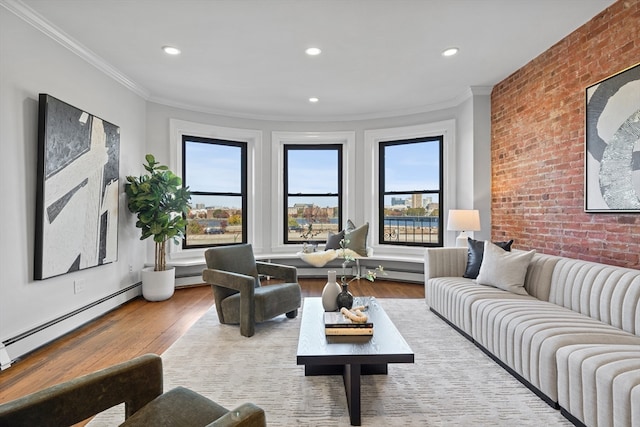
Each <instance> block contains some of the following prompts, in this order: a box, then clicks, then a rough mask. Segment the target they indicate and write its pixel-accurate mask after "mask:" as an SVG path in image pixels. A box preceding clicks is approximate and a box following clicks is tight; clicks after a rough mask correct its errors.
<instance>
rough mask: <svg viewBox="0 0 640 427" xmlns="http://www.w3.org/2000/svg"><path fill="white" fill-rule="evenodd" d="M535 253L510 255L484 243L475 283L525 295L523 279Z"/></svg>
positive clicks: (488, 243) (490, 244)
mask: <svg viewBox="0 0 640 427" xmlns="http://www.w3.org/2000/svg"><path fill="white" fill-rule="evenodd" d="M534 254H535V251H529V252H518V253H510V252H507V251H505V250H504V249H501V248H500V247H499V246H497V245H495V244H494V243H491V242H489V241H486V242H484V255H483V259H482V265H481V266H480V272H479V273H478V278H477V281H478V283H479V284H481V285H489V286H494V287H496V288H499V289H503V290H505V291H509V292H512V293H514V294H519V295H527V291H526V290H525V289H524V278H525V276H526V274H527V267H529V263H530V262H531V259H532V258H533V255H534Z"/></svg>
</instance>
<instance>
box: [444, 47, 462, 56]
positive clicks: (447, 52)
mask: <svg viewBox="0 0 640 427" xmlns="http://www.w3.org/2000/svg"><path fill="white" fill-rule="evenodd" d="M458 50H459V49H458V48H457V47H450V48H449V49H445V50H443V51H442V56H453V55H455V54H456V53H458Z"/></svg>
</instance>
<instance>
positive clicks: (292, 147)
mask: <svg viewBox="0 0 640 427" xmlns="http://www.w3.org/2000/svg"><path fill="white" fill-rule="evenodd" d="M282 148H283V151H282V155H283V166H284V167H283V179H282V185H283V187H282V191H283V195H284V197H283V206H282V209H283V213H284V215H283V216H282V221H283V224H282V225H283V233H282V239H283V240H282V241H283V243H284V244H285V245H292V244H297V245H299V244H301V243H302V242H301V241H298V240H289V215H288V210H289V203H288V202H289V198H290V197H336V198H337V199H338V229H340V228H341V227H342V226H341V224H342V219H343V203H342V200H343V182H344V177H343V164H344V158H343V148H344V147H343V144H340V143H326V144H299V143H295V142H288V143H285V144H283V147H282ZM312 150H314V151H317V150H325V151H334V150H335V151H336V152H337V155H338V159H337V168H338V183H337V189H338V192H337V193H294V194H291V193H289V162H288V157H289V152H290V151H312ZM312 240H313V241H314V242H316V243H325V242H326V240H327V239H326V236H323V238H319V239H312Z"/></svg>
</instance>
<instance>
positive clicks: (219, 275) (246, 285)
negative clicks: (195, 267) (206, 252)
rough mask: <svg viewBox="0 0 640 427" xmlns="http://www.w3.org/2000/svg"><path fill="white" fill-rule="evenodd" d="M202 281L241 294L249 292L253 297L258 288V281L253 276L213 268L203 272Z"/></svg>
mask: <svg viewBox="0 0 640 427" xmlns="http://www.w3.org/2000/svg"><path fill="white" fill-rule="evenodd" d="M202 279H203V280H204V281H205V283H208V284H210V285H215V286H222V287H223V288H228V289H233V290H236V291H238V292H240V293H244V292H247V293H248V294H251V295H253V292H254V289H255V286H256V279H255V278H253V277H252V276H247V275H246V274H239V273H232V272H230V271H224V270H216V269H213V268H205V269H204V270H203V271H202Z"/></svg>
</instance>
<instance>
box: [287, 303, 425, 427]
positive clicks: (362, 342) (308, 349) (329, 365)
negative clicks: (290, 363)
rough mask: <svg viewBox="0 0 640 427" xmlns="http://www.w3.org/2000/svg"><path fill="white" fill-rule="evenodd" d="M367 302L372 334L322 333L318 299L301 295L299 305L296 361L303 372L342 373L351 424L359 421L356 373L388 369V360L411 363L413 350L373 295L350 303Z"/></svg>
mask: <svg viewBox="0 0 640 427" xmlns="http://www.w3.org/2000/svg"><path fill="white" fill-rule="evenodd" d="M358 305H368V306H369V309H368V311H367V315H368V316H369V319H371V321H372V322H373V336H369V337H366V336H365V337H358V336H329V337H328V336H326V335H325V333H324V320H323V312H324V309H323V308H322V300H321V299H320V298H305V299H304V306H303V308H302V320H301V325H300V337H299V339H298V354H297V364H298V365H304V374H305V376H309V375H342V376H343V378H344V388H345V391H346V394H347V405H348V407H349V416H350V418H351V425H354V426H359V425H360V423H361V421H360V375H372V374H383V375H386V374H387V372H388V369H387V365H388V364H389V363H413V361H414V355H413V351H412V350H411V348H410V347H409V345H408V344H407V342H406V341H405V340H404V338H403V337H402V335H400V332H398V330H397V329H396V327H395V325H394V324H393V323H392V322H391V320H390V319H389V317H388V316H387V313H385V312H384V310H383V309H382V307H380V305H379V304H378V301H376V299H375V298H372V297H358V298H355V301H354V306H358Z"/></svg>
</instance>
